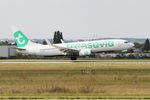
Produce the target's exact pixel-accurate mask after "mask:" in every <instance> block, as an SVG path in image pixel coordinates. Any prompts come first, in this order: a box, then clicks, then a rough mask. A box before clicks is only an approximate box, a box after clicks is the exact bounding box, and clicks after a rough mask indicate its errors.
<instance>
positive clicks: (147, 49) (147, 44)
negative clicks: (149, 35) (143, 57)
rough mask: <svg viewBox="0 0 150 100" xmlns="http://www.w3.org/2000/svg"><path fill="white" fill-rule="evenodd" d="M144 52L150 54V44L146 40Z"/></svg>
mask: <svg viewBox="0 0 150 100" xmlns="http://www.w3.org/2000/svg"><path fill="white" fill-rule="evenodd" d="M143 51H144V52H149V51H150V42H149V39H146V41H145V44H144V48H143Z"/></svg>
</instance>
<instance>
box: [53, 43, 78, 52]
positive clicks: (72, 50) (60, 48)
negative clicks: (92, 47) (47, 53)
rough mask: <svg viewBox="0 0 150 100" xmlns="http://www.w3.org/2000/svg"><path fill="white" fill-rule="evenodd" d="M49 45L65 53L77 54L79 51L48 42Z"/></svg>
mask: <svg viewBox="0 0 150 100" xmlns="http://www.w3.org/2000/svg"><path fill="white" fill-rule="evenodd" d="M50 45H51V46H53V47H55V48H57V49H59V50H60V51H62V52H63V53H66V54H79V51H78V50H75V49H70V48H66V47H61V46H57V45H55V44H50Z"/></svg>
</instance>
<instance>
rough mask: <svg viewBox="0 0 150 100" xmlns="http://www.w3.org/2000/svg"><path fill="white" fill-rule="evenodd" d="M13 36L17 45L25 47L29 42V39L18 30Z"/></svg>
mask: <svg viewBox="0 0 150 100" xmlns="http://www.w3.org/2000/svg"><path fill="white" fill-rule="evenodd" d="M14 38H15V41H16V43H17V47H25V46H26V45H27V44H28V42H29V39H28V38H27V37H26V36H25V35H24V34H23V33H22V32H21V31H19V30H17V31H15V32H14Z"/></svg>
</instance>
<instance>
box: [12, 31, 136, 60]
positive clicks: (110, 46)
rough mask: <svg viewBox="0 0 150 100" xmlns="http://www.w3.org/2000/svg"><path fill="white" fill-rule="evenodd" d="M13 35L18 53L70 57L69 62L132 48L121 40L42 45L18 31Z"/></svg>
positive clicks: (129, 43) (130, 44)
mask: <svg viewBox="0 0 150 100" xmlns="http://www.w3.org/2000/svg"><path fill="white" fill-rule="evenodd" d="M13 33H14V38H15V41H16V43H17V47H16V49H17V51H18V52H19V53H23V54H29V55H38V56H58V55H65V56H68V57H70V59H71V60H76V59H77V57H78V56H89V55H92V54H93V53H97V52H109V51H120V50H126V49H130V48H132V47H133V46H134V44H133V43H131V42H128V41H127V40H122V39H106V40H95V41H82V42H70V43H64V42H62V43H60V44H52V43H50V42H49V41H47V43H48V44H47V45H42V44H38V43H34V42H32V41H31V40H29V39H28V38H27V37H26V36H25V35H24V34H23V33H22V31H20V30H18V29H16V30H13Z"/></svg>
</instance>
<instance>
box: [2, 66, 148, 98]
mask: <svg viewBox="0 0 150 100" xmlns="http://www.w3.org/2000/svg"><path fill="white" fill-rule="evenodd" d="M149 95H150V64H148V63H145V64H144V63H141V64H136V63H132V64H123V63H122V64H115V63H113V64H112V63H111V64H109V63H108V64H99V63H93V64H92V63H90V64H83V63H81V64H80V63H66V64H60V63H58V64H0V98H150V96H149Z"/></svg>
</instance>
